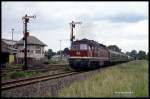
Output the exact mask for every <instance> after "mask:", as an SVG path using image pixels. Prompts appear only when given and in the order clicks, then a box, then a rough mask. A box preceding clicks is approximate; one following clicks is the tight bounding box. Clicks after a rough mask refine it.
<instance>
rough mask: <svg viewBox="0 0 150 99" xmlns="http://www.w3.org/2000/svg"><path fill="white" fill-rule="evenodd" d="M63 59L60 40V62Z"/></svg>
mask: <svg viewBox="0 0 150 99" xmlns="http://www.w3.org/2000/svg"><path fill="white" fill-rule="evenodd" d="M61 59H62V57H61V40H60V60H61Z"/></svg>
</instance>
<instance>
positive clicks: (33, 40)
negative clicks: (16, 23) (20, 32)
mask: <svg viewBox="0 0 150 99" xmlns="http://www.w3.org/2000/svg"><path fill="white" fill-rule="evenodd" d="M16 44H17V45H23V44H24V40H23V38H22V39H21V40H19V41H18V42H17V43H16ZM27 44H28V45H30V44H31V45H42V46H47V45H46V44H45V43H43V42H42V41H40V40H39V39H38V38H36V37H34V36H28V37H27Z"/></svg>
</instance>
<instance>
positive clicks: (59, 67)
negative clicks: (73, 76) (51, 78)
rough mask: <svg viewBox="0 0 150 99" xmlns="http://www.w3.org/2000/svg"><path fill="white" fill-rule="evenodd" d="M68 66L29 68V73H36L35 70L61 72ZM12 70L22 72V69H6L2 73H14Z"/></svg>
mask: <svg viewBox="0 0 150 99" xmlns="http://www.w3.org/2000/svg"><path fill="white" fill-rule="evenodd" d="M66 65H67V64H61V65H60V64H56V65H49V66H47V67H43V68H42V67H38V68H33V67H31V68H29V70H27V71H35V70H38V71H41V72H43V71H52V70H59V69H65V68H66V67H65V66H66ZM12 70H15V71H22V68H20V67H19V68H4V69H2V71H1V73H2V75H6V74H7V73H8V72H9V71H12Z"/></svg>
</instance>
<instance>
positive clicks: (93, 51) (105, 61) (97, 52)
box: [69, 38, 133, 70]
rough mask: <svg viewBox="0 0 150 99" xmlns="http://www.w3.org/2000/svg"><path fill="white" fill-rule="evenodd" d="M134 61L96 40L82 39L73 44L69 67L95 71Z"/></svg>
mask: <svg viewBox="0 0 150 99" xmlns="http://www.w3.org/2000/svg"><path fill="white" fill-rule="evenodd" d="M131 60H133V58H132V57H130V56H128V55H126V54H124V53H123V52H116V51H113V50H110V49H109V48H108V47H106V46H105V45H103V44H100V43H98V42H96V41H94V40H89V39H85V38H84V39H81V40H76V41H73V42H72V43H71V48H70V50H69V66H70V67H71V68H72V69H75V70H87V69H95V68H99V67H103V66H107V65H110V64H114V63H122V62H128V61H131Z"/></svg>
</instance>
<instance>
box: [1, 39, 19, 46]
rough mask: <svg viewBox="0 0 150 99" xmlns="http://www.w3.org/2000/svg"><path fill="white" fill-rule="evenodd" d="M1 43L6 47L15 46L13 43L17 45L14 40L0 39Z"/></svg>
mask: <svg viewBox="0 0 150 99" xmlns="http://www.w3.org/2000/svg"><path fill="white" fill-rule="evenodd" d="M2 41H3V42H5V43H6V44H8V45H15V43H17V41H15V40H13V41H12V40H9V39H2Z"/></svg>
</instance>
